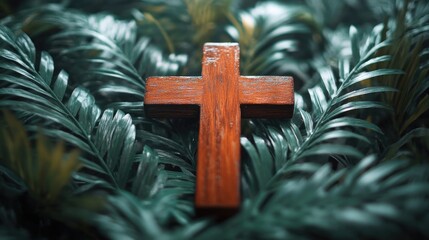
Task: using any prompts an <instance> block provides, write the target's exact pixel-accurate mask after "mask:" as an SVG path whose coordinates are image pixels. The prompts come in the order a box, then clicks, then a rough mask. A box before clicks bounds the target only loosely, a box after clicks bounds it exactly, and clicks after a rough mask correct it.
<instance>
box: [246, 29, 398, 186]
mask: <svg viewBox="0 0 429 240" xmlns="http://www.w3.org/2000/svg"><path fill="white" fill-rule="evenodd" d="M350 31H351V38H352V40H353V37H354V36H353V34H355V31H356V30H355V29H354V28H351V30H350ZM389 44H390V42H389V40H386V41H382V42H377V41H376V39H375V38H374V39H368V45H367V46H366V47H365V48H364V49H360V50H359V49H358V50H357V51H359V52H357V53H354V55H356V56H357V57H356V62H357V64H356V65H355V66H353V68H350V66H349V65H341V64H345V62H340V72H339V79H336V78H335V76H334V73H333V72H332V70H331V69H330V68H319V69H320V71H319V75H320V78H321V82H322V84H320V85H316V86H314V87H313V88H310V89H309V90H308V96H309V98H310V101H311V108H310V107H309V108H310V109H309V110H305V108H300V107H297V108H296V109H295V116H294V117H293V118H292V120H291V121H290V122H289V123H282V124H280V128H278V127H277V128H275V127H273V126H266V127H264V126H263V124H259V125H258V127H259V129H261V130H262V129H263V130H262V131H261V132H262V133H265V134H266V136H268V139H269V140H268V142H265V141H264V140H263V139H262V138H261V137H259V136H253V138H252V139H248V138H242V144H243V146H244V147H245V149H246V150H247V152H248V155H249V156H250V160H251V161H250V162H248V163H249V164H246V165H245V173H246V174H248V175H245V176H244V177H245V179H252V181H253V182H252V183H250V182H249V183H247V184H246V185H249V187H250V189H251V192H255V191H257V189H261V188H263V186H266V185H267V184H268V183H270V182H271V181H274V182H275V180H273V179H272V177H274V178H275V179H277V178H281V176H282V172H283V171H286V169H287V168H289V167H294V166H293V164H294V163H296V162H299V161H300V160H306V161H312V162H319V163H320V162H324V161H327V160H328V159H327V158H323V157H321V155H330V156H332V157H334V158H335V159H336V161H338V162H339V163H340V165H341V166H348V165H350V164H354V163H355V161H356V160H353V158H354V159H359V158H362V157H363V155H364V154H363V153H362V151H363V150H365V149H362V150H360V149H358V148H357V147H354V146H350V145H349V144H347V142H346V141H344V142H339V141H335V140H336V139H345V140H347V139H354V140H357V141H360V142H365V143H366V144H368V145H369V144H370V139H369V138H368V137H367V136H365V134H364V132H356V129H357V128H364V129H366V130H371V131H375V132H378V133H381V130H380V128H379V127H377V126H376V125H374V124H372V123H371V122H369V121H365V120H362V119H359V118H358V117H357V116H355V115H353V114H352V112H353V111H362V110H365V109H371V108H380V109H386V108H388V107H387V106H386V105H385V104H383V103H381V102H377V101H365V100H362V97H365V96H366V95H368V94H377V93H384V92H392V91H395V89H394V88H390V87H382V86H377V87H375V86H374V87H359V86H358V84H359V83H361V82H362V81H368V80H371V79H373V78H377V77H381V76H385V77H388V76H392V75H396V74H401V73H402V71H400V70H396V69H389V68H385V69H376V70H370V69H369V67H371V65H373V64H377V63H380V62H386V61H389V60H390V56H388V55H385V56H380V57H374V55H375V54H376V53H377V52H378V51H380V49H383V48H385V47H387V46H389ZM348 69H350V70H348ZM297 106H299V105H297ZM309 111H311V112H309ZM260 125H262V126H260ZM252 140H253V142H254V145H255V146H253V144H252ZM267 143H268V144H269V145H268V146H271V149H269V148H268V147H267ZM288 152H289V153H288ZM316 157H317V158H316ZM351 157H352V158H351ZM315 158H316V159H317V160H313V159H315ZM261 174H263V175H261ZM255 182H257V184H255Z"/></svg>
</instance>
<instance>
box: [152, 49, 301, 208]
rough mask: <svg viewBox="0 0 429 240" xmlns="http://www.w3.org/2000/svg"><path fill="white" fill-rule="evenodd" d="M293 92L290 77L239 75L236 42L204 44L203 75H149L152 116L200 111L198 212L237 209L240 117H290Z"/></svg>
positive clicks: (171, 115)
mask: <svg viewBox="0 0 429 240" xmlns="http://www.w3.org/2000/svg"><path fill="white" fill-rule="evenodd" d="M293 94H294V93H293V79H292V78H291V77H277V76H267V77H252V76H250V77H248V76H240V73H239V47H238V44H236V43H207V44H205V45H204V50H203V60H202V77H150V78H148V79H147V83H146V96H145V108H146V112H147V113H148V115H150V116H153V117H196V116H198V114H199V117H200V128H199V138H198V141H199V142H198V156H197V158H198V163H197V181H196V184H197V185H196V193H195V206H196V208H197V210H198V211H199V212H201V213H203V214H211V213H213V214H215V215H230V214H232V213H233V212H234V211H236V210H237V209H238V207H239V206H240V201H241V199H240V121H241V117H242V116H243V117H251V118H257V117H265V118H273V117H279V118H287V117H291V116H292V113H293V104H294V97H293ZM241 115H242V116H241Z"/></svg>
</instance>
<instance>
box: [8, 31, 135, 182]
mask: <svg viewBox="0 0 429 240" xmlns="http://www.w3.org/2000/svg"><path fill="white" fill-rule="evenodd" d="M0 38H1V45H2V47H3V48H2V49H1V50H0V51H1V58H2V60H3V61H2V63H1V65H0V67H1V68H2V74H1V75H0V81H1V82H2V83H5V86H4V87H3V88H2V89H1V95H2V100H1V101H0V106H1V107H3V108H8V109H13V110H15V111H18V112H19V113H21V114H23V115H24V116H25V117H26V118H28V122H29V124H30V126H31V123H32V122H34V124H35V125H34V127H36V126H37V125H38V124H39V122H40V121H38V120H39V119H43V120H45V121H44V123H43V125H44V128H45V129H46V130H45V133H46V134H48V135H50V136H52V137H56V138H59V139H63V140H64V141H66V142H67V143H69V144H71V145H73V146H75V147H78V148H79V149H81V150H82V151H84V152H85V153H86V154H85V155H84V156H83V157H82V162H83V164H84V166H85V167H86V168H87V169H88V170H90V171H95V172H96V173H98V175H92V177H88V175H86V174H83V173H82V174H79V175H78V176H77V177H78V178H79V179H80V180H81V181H83V182H86V183H90V182H92V183H94V182H97V181H102V182H104V183H107V185H108V186H111V187H114V188H116V187H125V185H126V184H127V181H128V180H129V174H130V169H131V166H132V164H133V161H134V156H135V155H134V154H135V153H134V142H135V127H134V125H133V124H132V121H131V118H130V116H129V115H126V114H124V113H123V112H121V111H114V110H112V109H108V110H105V111H103V112H102V111H101V110H100V109H99V108H98V107H97V106H96V105H95V101H94V98H93V97H92V96H91V95H90V94H89V93H88V91H87V90H85V89H83V88H76V89H74V90H73V91H72V92H71V93H67V94H66V92H67V86H68V85H67V84H68V74H67V73H66V72H64V71H59V72H58V73H54V64H53V60H52V58H51V57H50V55H49V54H47V53H46V52H42V53H41V56H40V59H36V52H35V48H34V45H33V43H32V42H31V40H30V39H29V38H28V37H27V36H26V35H19V36H15V35H14V34H13V33H12V32H10V31H9V30H8V29H6V28H4V27H2V28H1V29H0ZM66 95H67V96H66ZM53 126H56V128H53Z"/></svg>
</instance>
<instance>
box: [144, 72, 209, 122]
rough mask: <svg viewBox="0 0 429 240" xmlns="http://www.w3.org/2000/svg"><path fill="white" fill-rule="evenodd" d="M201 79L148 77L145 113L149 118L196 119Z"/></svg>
mask: <svg viewBox="0 0 429 240" xmlns="http://www.w3.org/2000/svg"><path fill="white" fill-rule="evenodd" d="M202 93H203V92H202V81H201V77H149V78H147V80H146V95H145V99H144V104H145V111H146V114H148V115H149V116H151V117H158V118H176V117H179V118H184V117H198V114H199V105H200V103H201V97H202Z"/></svg>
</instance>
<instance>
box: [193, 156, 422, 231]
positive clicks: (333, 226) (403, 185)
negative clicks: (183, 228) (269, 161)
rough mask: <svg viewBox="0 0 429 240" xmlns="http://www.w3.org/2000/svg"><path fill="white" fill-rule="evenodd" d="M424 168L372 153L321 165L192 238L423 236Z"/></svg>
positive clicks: (260, 197)
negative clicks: (336, 166) (352, 162)
mask: <svg viewBox="0 0 429 240" xmlns="http://www.w3.org/2000/svg"><path fill="white" fill-rule="evenodd" d="M427 171H428V168H427V167H425V168H422V167H421V166H414V167H409V163H408V161H404V160H402V161H401V160H396V161H392V162H386V163H383V164H377V161H376V158H375V157H374V156H370V157H367V158H364V159H362V161H361V162H360V163H359V164H358V165H356V166H353V167H351V168H349V169H342V170H340V171H332V170H331V167H330V166H329V165H325V166H323V167H319V168H318V169H317V170H316V171H315V172H314V173H313V174H311V176H310V177H309V178H308V179H306V180H304V179H302V178H299V177H298V178H296V179H290V180H288V181H286V182H283V183H282V184H281V185H279V186H277V187H276V188H275V190H273V191H270V192H266V193H264V194H260V195H258V198H257V199H256V200H255V201H252V202H251V203H249V204H248V205H245V207H244V208H245V209H244V210H243V211H242V214H240V215H239V216H237V217H236V218H234V219H232V220H231V221H229V222H226V223H224V224H222V225H220V226H216V227H213V228H212V229H209V230H208V231H205V232H204V233H202V234H201V235H200V236H198V237H197V238H196V239H216V237H217V236H222V237H223V238H224V239H241V238H243V239H247V238H253V239H407V238H419V239H427V238H428V237H429V232H428V230H427V228H426V226H427V224H429V222H428V219H429V218H428V214H427V213H428V212H427V211H426V210H427V209H428V208H429V206H428V204H427V197H428V196H429V187H428V180H429V179H428V177H427V176H428V172H427ZM410 184H411V185H412V187H411V186H410ZM310 206H311V207H310ZM423 210H424V211H423ZM404 213H406V215H404ZM380 229H383V230H382V231H380Z"/></svg>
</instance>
